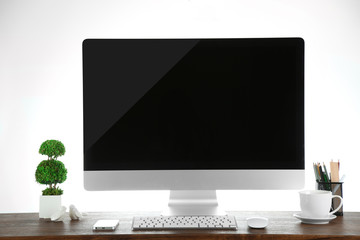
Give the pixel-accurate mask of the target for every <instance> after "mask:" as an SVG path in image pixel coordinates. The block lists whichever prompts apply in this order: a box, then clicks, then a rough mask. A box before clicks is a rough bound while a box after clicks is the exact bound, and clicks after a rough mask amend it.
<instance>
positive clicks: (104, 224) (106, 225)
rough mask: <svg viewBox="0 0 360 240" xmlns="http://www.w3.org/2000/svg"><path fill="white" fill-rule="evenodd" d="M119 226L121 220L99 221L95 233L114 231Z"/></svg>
mask: <svg viewBox="0 0 360 240" xmlns="http://www.w3.org/2000/svg"><path fill="white" fill-rule="evenodd" d="M118 225H119V220H98V221H97V222H96V223H95V224H94V226H93V230H94V231H114V230H115V229H116V227H117V226H118Z"/></svg>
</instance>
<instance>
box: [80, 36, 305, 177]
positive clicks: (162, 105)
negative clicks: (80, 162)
mask: <svg viewBox="0 0 360 240" xmlns="http://www.w3.org/2000/svg"><path fill="white" fill-rule="evenodd" d="M83 100H84V102H83V104H84V159H85V160H84V169H85V170H178V169H303V168H304V42H303V40H302V39H300V38H281V39H280V38H279V39H276V38H274V39H87V40H85V41H84V42H83Z"/></svg>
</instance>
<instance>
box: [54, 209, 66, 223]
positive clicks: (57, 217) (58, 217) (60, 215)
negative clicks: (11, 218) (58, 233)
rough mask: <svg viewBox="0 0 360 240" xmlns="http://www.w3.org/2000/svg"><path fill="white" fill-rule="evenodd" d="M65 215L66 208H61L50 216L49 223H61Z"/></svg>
mask: <svg viewBox="0 0 360 240" xmlns="http://www.w3.org/2000/svg"><path fill="white" fill-rule="evenodd" d="M65 214H66V207H64V206H61V208H60V209H59V210H58V211H56V212H55V213H53V214H52V215H51V221H54V222H61V221H63V220H64V218H65Z"/></svg>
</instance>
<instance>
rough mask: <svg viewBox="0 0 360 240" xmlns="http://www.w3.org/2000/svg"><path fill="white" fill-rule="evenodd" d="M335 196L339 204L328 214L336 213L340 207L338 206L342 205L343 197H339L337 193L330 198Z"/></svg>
mask: <svg viewBox="0 0 360 240" xmlns="http://www.w3.org/2000/svg"><path fill="white" fill-rule="evenodd" d="M336 197H337V198H340V204H339V206H338V207H337V208H336V209H335V210H334V211H332V212H330V213H329V215H332V214H334V213H336V212H337V211H339V209H340V208H341V207H342V205H343V199H342V197H340V196H338V195H333V196H332V198H331V199H333V198H336Z"/></svg>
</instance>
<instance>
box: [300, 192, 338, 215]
mask: <svg viewBox="0 0 360 240" xmlns="http://www.w3.org/2000/svg"><path fill="white" fill-rule="evenodd" d="M299 194H300V208H301V215H302V217H308V218H328V217H329V216H330V215H332V214H334V213H335V212H337V211H338V210H339V209H340V208H341V206H342V204H343V199H342V197H340V196H337V195H332V193H331V191H325V190H305V191H301V192H299ZM336 197H337V198H340V204H339V207H338V208H336V209H335V210H334V211H332V212H330V208H331V202H332V199H333V198H336Z"/></svg>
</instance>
